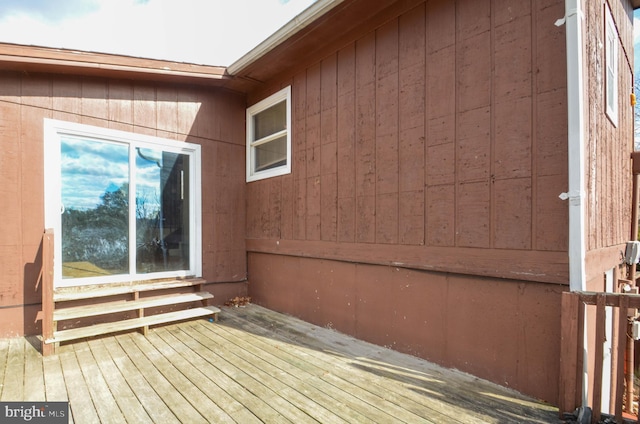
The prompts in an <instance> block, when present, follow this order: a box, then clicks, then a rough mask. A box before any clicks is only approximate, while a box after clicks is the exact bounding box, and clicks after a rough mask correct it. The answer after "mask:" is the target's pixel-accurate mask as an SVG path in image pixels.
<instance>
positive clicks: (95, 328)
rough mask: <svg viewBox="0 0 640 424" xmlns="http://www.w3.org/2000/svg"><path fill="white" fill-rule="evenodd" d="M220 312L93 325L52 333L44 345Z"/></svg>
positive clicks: (191, 311) (171, 314)
mask: <svg viewBox="0 0 640 424" xmlns="http://www.w3.org/2000/svg"><path fill="white" fill-rule="evenodd" d="M219 312H220V309H218V308H216V307H215V306H206V307H200V308H192V309H184V310H182V311H176V312H167V313H164V314H157V315H149V316H146V317H142V318H133V319H128V320H124V321H115V322H107V323H104V324H95V325H91V326H88V327H80V328H72V329H69V330H60V331H54V332H53V339H48V340H45V343H47V344H50V343H60V342H65V341H69V340H76V339H83V338H86V337H92V336H99V335H103V334H109V333H116V332H119V331H126V330H133V329H136V328H143V327H147V326H150V325H156V324H165V323H169V322H174V321H182V320H186V319H193V318H198V317H204V316H207V315H214V314H217V313H219Z"/></svg>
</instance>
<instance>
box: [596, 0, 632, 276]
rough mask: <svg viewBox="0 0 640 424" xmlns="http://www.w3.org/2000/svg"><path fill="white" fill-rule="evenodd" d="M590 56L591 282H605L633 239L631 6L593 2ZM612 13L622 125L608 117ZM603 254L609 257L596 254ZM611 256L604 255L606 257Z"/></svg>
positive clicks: (620, 121)
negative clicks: (607, 45) (608, 19)
mask: <svg viewBox="0 0 640 424" xmlns="http://www.w3.org/2000/svg"><path fill="white" fill-rule="evenodd" d="M585 7H586V9H585V16H586V21H585V44H586V48H585V51H584V54H585V58H586V60H587V63H588V66H587V68H586V75H587V78H588V79H587V81H588V82H589V83H588V84H587V85H586V86H585V90H586V94H585V101H586V105H585V113H586V119H587V123H586V125H587V128H586V137H585V138H586V145H585V154H586V165H585V172H586V178H585V183H586V184H585V189H586V192H587V202H586V209H587V223H586V224H587V226H588V228H589V231H588V238H587V251H593V252H594V254H592V255H591V256H593V257H596V256H599V257H600V259H599V260H597V261H596V260H593V261H588V265H587V266H588V269H587V272H588V277H589V278H591V279H594V280H596V281H598V280H599V281H600V282H601V281H602V277H601V272H602V270H603V268H604V269H608V268H611V267H613V266H615V265H617V264H618V263H619V262H620V257H619V254H616V253H615V251H616V249H615V247H616V246H617V247H618V249H617V250H618V251H620V250H624V246H623V245H622V243H624V242H625V241H627V240H630V237H631V192H632V188H631V178H629V176H630V175H631V159H630V152H631V151H633V133H632V128H633V108H632V107H631V105H630V99H629V97H630V93H632V91H633V40H632V38H631V37H632V34H633V17H632V8H631V7H630V4H629V2H628V1H607V2H604V3H598V2H587V4H586V5H585ZM607 7H610V10H611V14H612V17H613V19H614V21H615V25H616V27H617V29H618V34H619V50H618V59H619V60H618V73H619V80H618V124H617V126H616V125H614V124H613V122H612V121H611V120H610V119H609V118H608V117H607V114H606V97H605V95H606V92H605V80H606V68H605V65H606V63H605V48H604V46H603V43H604V41H603V40H605V10H606V8H607ZM599 251H602V252H603V254H599V255H598V254H597V253H596V252H599ZM607 251H608V252H609V254H608V255H604V252H607Z"/></svg>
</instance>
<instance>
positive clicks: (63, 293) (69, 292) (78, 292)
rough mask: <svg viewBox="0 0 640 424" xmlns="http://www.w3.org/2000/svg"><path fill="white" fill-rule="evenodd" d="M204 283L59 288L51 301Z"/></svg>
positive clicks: (161, 282) (195, 281) (197, 280)
mask: <svg viewBox="0 0 640 424" xmlns="http://www.w3.org/2000/svg"><path fill="white" fill-rule="evenodd" d="M205 283H206V280H204V279H202V278H187V279H183V280H166V281H153V282H141V283H140V282H136V283H113V284H103V285H98V286H91V285H89V286H73V287H59V288H57V289H55V290H54V292H53V301H54V302H66V301H71V300H82V299H93V298H95V297H107V296H117V295H121V294H130V293H136V292H138V293H140V292H145V291H156V290H165V289H174V288H180V287H191V286H197V285H200V284H205Z"/></svg>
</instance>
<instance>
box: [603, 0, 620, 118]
mask: <svg viewBox="0 0 640 424" xmlns="http://www.w3.org/2000/svg"><path fill="white" fill-rule="evenodd" d="M605 11H606V20H605V27H606V31H605V32H606V36H605V40H606V42H605V52H604V53H605V67H606V72H607V75H606V79H605V96H606V104H607V116H608V117H609V119H611V122H612V123H613V125H615V126H618V31H617V30H616V26H615V24H614V22H613V17H612V16H611V11H610V10H609V8H608V7H606V6H605Z"/></svg>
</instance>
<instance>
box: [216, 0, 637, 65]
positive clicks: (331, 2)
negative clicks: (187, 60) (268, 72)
mask: <svg viewBox="0 0 640 424" xmlns="http://www.w3.org/2000/svg"><path fill="white" fill-rule="evenodd" d="M343 1H344V0H318V1H316V2H315V3H313V4H312V5H311V6H309V7H308V8H307V9H305V10H304V11H302V13H300V14H299V15H297V16H296V17H295V18H293V19H292V20H291V21H289V22H288V23H287V24H285V25H284V26H283V27H282V28H280V29H279V30H278V31H276V32H275V33H273V34H272V35H271V36H270V37H269V38H267V39H266V40H264V41H263V42H262V43H260V44H258V45H257V46H256V47H254V48H253V49H252V50H251V51H249V52H248V53H247V54H245V55H244V56H242V57H241V58H240V59H238V60H236V61H235V62H233V63H232V64H231V65H229V66H228V67H227V73H228V74H229V75H238V74H239V73H240V72H242V71H243V70H245V69H246V68H247V67H249V66H250V65H252V64H253V63H254V62H255V61H256V60H258V59H260V58H262V57H264V56H265V55H266V54H268V53H269V52H270V51H271V50H273V49H274V48H276V47H277V46H279V45H280V44H281V43H282V42H284V41H286V40H288V39H289V38H291V37H293V36H294V35H295V34H297V33H298V32H299V31H301V30H303V29H304V28H306V27H307V26H308V25H310V24H311V23H313V22H315V21H316V20H317V19H318V18H320V17H321V16H323V15H325V14H326V13H327V12H329V11H330V10H331V9H333V8H334V7H336V6H338V5H339V4H340V3H342V2H343ZM638 1H640V0H638Z"/></svg>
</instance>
